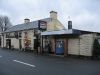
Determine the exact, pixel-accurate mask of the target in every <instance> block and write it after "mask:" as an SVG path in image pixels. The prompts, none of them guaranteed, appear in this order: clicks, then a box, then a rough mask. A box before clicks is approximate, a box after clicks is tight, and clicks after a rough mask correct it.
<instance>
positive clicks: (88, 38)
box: [80, 34, 94, 56]
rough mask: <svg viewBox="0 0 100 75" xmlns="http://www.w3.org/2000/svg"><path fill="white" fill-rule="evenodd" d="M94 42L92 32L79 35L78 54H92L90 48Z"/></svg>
mask: <svg viewBox="0 0 100 75" xmlns="http://www.w3.org/2000/svg"><path fill="white" fill-rule="evenodd" d="M93 42H94V35H93V34H85V35H81V36H80V55H84V56H92V48H93Z"/></svg>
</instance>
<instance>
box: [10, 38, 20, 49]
mask: <svg viewBox="0 0 100 75" xmlns="http://www.w3.org/2000/svg"><path fill="white" fill-rule="evenodd" d="M10 39H11V46H14V48H15V49H19V39H16V38H10Z"/></svg>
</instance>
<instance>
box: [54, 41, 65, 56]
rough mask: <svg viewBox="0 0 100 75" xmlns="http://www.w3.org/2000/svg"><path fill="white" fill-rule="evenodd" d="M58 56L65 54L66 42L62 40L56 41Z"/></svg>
mask: <svg viewBox="0 0 100 75" xmlns="http://www.w3.org/2000/svg"><path fill="white" fill-rule="evenodd" d="M56 54H57V55H62V54H64V41H62V40H57V41H56Z"/></svg>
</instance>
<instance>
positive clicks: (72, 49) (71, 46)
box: [68, 39, 80, 55]
mask: <svg viewBox="0 0 100 75" xmlns="http://www.w3.org/2000/svg"><path fill="white" fill-rule="evenodd" d="M79 48H80V47H79V39H68V54H72V55H79V52H80V51H79Z"/></svg>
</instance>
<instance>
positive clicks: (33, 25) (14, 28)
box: [5, 18, 51, 32]
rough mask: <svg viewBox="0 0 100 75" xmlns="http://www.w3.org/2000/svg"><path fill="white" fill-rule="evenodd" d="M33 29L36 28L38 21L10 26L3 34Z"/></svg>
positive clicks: (48, 19)
mask: <svg viewBox="0 0 100 75" xmlns="http://www.w3.org/2000/svg"><path fill="white" fill-rule="evenodd" d="M40 20H42V21H46V22H50V21H51V18H45V19H40ZM33 28H38V20H36V21H32V22H29V23H23V24H18V25H15V26H12V27H11V28H9V29H8V30H6V31H5V32H14V31H21V30H28V29H33Z"/></svg>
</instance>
